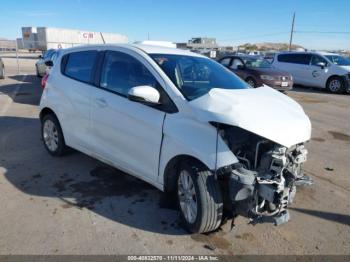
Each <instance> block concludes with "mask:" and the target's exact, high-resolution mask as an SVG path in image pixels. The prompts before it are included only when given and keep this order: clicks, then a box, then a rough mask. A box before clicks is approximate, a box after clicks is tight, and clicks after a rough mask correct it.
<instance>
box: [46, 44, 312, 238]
mask: <svg viewBox="0 0 350 262" xmlns="http://www.w3.org/2000/svg"><path fill="white" fill-rule="evenodd" d="M53 63H54V64H53V67H52V69H51V70H50V72H49V76H48V77H47V78H45V83H44V86H45V88H44V91H43V94H42V97H41V101H40V119H41V123H42V129H41V134H42V138H43V143H44V146H45V148H46V149H47V151H48V152H49V153H50V154H51V155H53V156H59V155H62V154H64V152H65V149H66V147H67V146H69V147H72V148H75V149H77V150H79V151H81V152H84V153H86V154H88V155H90V156H92V157H94V158H97V159H99V160H101V161H103V162H105V163H107V164H110V165H112V166H114V167H117V168H119V169H121V170H123V171H126V172H127V173H129V174H131V175H134V176H136V177H138V178H140V179H143V180H144V181H147V182H148V183H150V184H152V185H154V186H155V187H157V188H158V189H160V190H162V191H165V192H167V193H169V194H171V193H174V195H176V196H177V202H178V206H179V210H180V214H181V217H182V219H183V221H184V225H185V226H186V227H187V228H188V229H189V230H190V231H192V232H208V231H212V230H215V229H216V228H218V227H219V226H220V224H221V221H222V219H223V210H224V209H225V210H227V212H225V213H226V214H229V216H231V217H235V216H236V215H237V214H241V213H240V212H244V214H245V215H247V216H249V217H250V218H253V219H254V218H259V217H261V216H270V217H274V218H275V219H276V224H280V223H283V222H286V221H288V219H289V215H288V211H287V206H288V205H289V204H291V203H292V201H293V198H294V196H295V192H296V182H298V181H299V180H300V179H302V177H303V173H302V169H301V167H302V164H303V163H304V162H305V161H306V155H307V150H306V149H305V147H304V143H305V142H306V141H308V140H309V139H310V136H311V123H310V120H309V118H308V117H307V116H306V115H305V113H304V111H303V109H302V107H301V106H300V105H299V104H298V103H296V102H295V101H294V100H292V99H291V98H289V97H287V96H286V95H283V94H281V93H280V92H278V91H276V90H274V89H272V88H270V87H267V86H264V87H259V88H251V87H250V86H249V85H248V84H247V83H246V82H244V81H243V80H241V79H240V78H239V77H238V76H236V75H235V74H234V73H232V72H231V71H229V70H228V69H227V68H225V67H224V66H222V65H220V64H219V63H217V62H216V61H213V60H212V59H209V58H207V57H204V56H202V55H199V54H195V53H192V52H189V51H185V50H180V49H175V48H166V47H160V46H147V45H96V46H85V47H76V48H71V49H64V50H61V52H59V54H58V58H57V59H56V60H55V61H54V62H53ZM132 186H133V185H130V187H132ZM140 216H141V217H142V214H140Z"/></svg>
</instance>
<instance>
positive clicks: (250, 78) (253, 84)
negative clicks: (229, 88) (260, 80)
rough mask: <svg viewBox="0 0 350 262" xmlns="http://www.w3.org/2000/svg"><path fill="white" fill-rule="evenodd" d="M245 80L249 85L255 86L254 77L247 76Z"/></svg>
mask: <svg viewBox="0 0 350 262" xmlns="http://www.w3.org/2000/svg"><path fill="white" fill-rule="evenodd" d="M245 81H246V82H247V83H248V84H249V85H250V86H251V87H253V88H256V86H257V84H256V81H255V79H254V78H252V77H248V78H247V79H246V80H245Z"/></svg>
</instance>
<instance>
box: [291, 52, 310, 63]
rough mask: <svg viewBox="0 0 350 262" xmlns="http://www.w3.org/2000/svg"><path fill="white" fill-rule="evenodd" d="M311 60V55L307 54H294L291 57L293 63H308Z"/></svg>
mask: <svg viewBox="0 0 350 262" xmlns="http://www.w3.org/2000/svg"><path fill="white" fill-rule="evenodd" d="M310 60H311V55H309V54H295V55H294V57H293V63H296V64H302V65H309V64H310Z"/></svg>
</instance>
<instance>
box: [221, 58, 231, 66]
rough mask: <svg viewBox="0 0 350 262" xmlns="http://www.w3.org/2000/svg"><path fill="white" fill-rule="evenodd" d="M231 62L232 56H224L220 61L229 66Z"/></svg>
mask: <svg viewBox="0 0 350 262" xmlns="http://www.w3.org/2000/svg"><path fill="white" fill-rule="evenodd" d="M230 62H231V58H230V57H227V58H224V59H222V60H221V61H220V64H222V65H223V66H229V64H230Z"/></svg>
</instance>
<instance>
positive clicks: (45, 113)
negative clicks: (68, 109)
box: [39, 107, 59, 122]
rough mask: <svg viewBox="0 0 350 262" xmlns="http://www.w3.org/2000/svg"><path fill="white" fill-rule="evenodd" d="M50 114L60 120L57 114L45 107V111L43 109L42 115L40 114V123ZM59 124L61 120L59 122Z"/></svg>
mask: <svg viewBox="0 0 350 262" xmlns="http://www.w3.org/2000/svg"><path fill="white" fill-rule="evenodd" d="M48 114H52V115H54V116H55V117H56V119H57V120H58V117H57V115H56V113H55V112H54V111H53V110H52V109H51V108H49V107H44V108H43V109H41V111H40V113H39V118H40V121H42V120H43V118H44V116H46V115H48ZM58 122H59V120H58Z"/></svg>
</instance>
